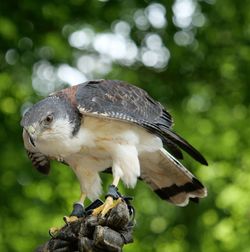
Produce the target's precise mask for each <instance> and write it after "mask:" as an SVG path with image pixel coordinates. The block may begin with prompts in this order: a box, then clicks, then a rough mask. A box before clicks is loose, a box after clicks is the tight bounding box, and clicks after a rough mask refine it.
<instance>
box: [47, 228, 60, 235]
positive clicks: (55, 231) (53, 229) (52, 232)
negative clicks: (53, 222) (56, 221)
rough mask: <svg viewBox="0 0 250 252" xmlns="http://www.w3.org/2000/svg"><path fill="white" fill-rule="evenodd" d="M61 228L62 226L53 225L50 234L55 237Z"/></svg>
mask: <svg viewBox="0 0 250 252" xmlns="http://www.w3.org/2000/svg"><path fill="white" fill-rule="evenodd" d="M60 230H61V228H57V227H51V228H50V229H49V234H50V236H51V237H53V238H54V237H55V236H56V235H57V233H58V232H59V231H60Z"/></svg>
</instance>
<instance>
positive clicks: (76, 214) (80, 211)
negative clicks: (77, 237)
mask: <svg viewBox="0 0 250 252" xmlns="http://www.w3.org/2000/svg"><path fill="white" fill-rule="evenodd" d="M84 215H85V211H84V207H83V204H82V203H81V202H76V203H74V204H73V211H72V212H71V214H70V216H64V217H63V220H64V222H65V223H66V224H69V223H70V222H74V221H77V220H78V218H82V217H84Z"/></svg>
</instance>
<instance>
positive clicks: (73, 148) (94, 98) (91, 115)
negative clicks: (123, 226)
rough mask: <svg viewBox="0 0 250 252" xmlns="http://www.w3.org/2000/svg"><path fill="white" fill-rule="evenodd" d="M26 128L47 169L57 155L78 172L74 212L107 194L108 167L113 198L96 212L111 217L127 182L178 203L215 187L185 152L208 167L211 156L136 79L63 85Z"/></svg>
mask: <svg viewBox="0 0 250 252" xmlns="http://www.w3.org/2000/svg"><path fill="white" fill-rule="evenodd" d="M21 126H22V127H23V140H24V147H25V149H26V151H27V154H28V157H29V159H30V160H31V162H32V164H33V166H34V167H35V168H36V169H37V170H38V171H39V172H41V173H44V174H48V173H49V171H50V161H51V160H57V161H59V162H61V163H65V164H67V165H69V166H70V167H71V168H72V170H73V172H74V173H75V175H76V177H77V178H78V180H79V183H80V198H79V200H78V201H77V202H76V203H74V206H75V208H74V210H73V211H72V213H71V215H70V216H72V217H76V218H79V217H80V216H82V214H83V212H84V202H85V200H86V198H88V199H90V200H91V201H94V200H96V199H98V198H99V197H100V195H101V194H102V185H101V178H100V173H101V172H105V171H109V172H110V173H111V174H112V176H113V180H112V184H111V185H110V186H109V188H108V191H107V194H106V200H105V202H104V203H103V204H102V205H100V206H98V207H97V208H95V209H94V211H93V213H94V214H96V215H99V214H100V215H102V216H105V215H106V214H107V212H108V211H109V210H110V209H111V208H112V207H114V206H115V205H116V204H115V203H116V202H119V200H122V196H121V194H120V193H119V190H118V185H119V182H120V181H122V182H123V184H124V185H125V186H127V187H129V188H134V187H135V185H136V183H137V180H138V179H141V180H142V181H144V182H146V183H147V184H148V185H149V186H150V187H151V189H152V190H153V191H154V192H155V193H156V194H157V195H158V196H159V197H160V198H161V199H163V200H165V201H167V202H169V203H171V204H174V205H177V206H186V205H187V204H188V203H189V201H194V202H198V201H199V199H200V198H204V197H206V196H207V189H206V188H205V187H204V186H203V184H202V183H201V182H200V181H199V180H198V179H197V178H196V177H195V176H194V175H193V174H192V173H191V172H190V171H189V170H188V169H187V168H185V166H184V165H183V164H182V163H181V162H180V161H179V160H181V159H183V153H182V151H184V152H186V153H187V154H189V155H190V156H191V157H192V158H194V159H195V160H196V161H198V162H199V163H201V164H203V165H208V163H207V161H206V159H205V158H204V156H203V155H202V154H201V153H200V152H199V151H198V150H197V149H195V148H194V147H193V146H192V145H191V144H189V143H188V142H187V141H186V140H184V138H182V137H181V136H179V135H178V134H177V133H176V132H174V131H173V129H172V128H173V119H172V116H171V115H170V113H169V112H168V111H167V110H166V109H165V108H164V106H163V105H162V104H161V103H160V102H158V101H156V100H155V99H153V98H152V97H151V96H150V95H149V94H148V93H147V92H146V91H145V90H143V89H141V88H139V87H137V86H135V85H132V84H129V83H126V82H124V81H119V80H92V81H86V82H84V83H82V84H78V85H74V86H71V87H68V88H65V89H62V90H59V91H57V92H55V93H52V94H51V95H49V96H48V97H46V98H44V99H42V100H40V101H39V102H38V103H36V104H34V105H33V106H31V108H29V109H28V111H27V112H26V113H24V115H23V117H22V120H21ZM62 183H63V182H62ZM79 206H80V208H79ZM79 209H80V210H79Z"/></svg>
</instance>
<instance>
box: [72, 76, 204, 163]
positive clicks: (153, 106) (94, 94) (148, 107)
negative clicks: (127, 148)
mask: <svg viewBox="0 0 250 252" xmlns="http://www.w3.org/2000/svg"><path fill="white" fill-rule="evenodd" d="M75 95H76V97H75V99H76V103H77V105H78V109H79V111H80V112H81V113H82V114H90V115H97V116H100V117H101V116H103V117H108V118H112V119H116V120H121V121H126V122H132V123H135V124H137V125H139V126H141V127H143V128H145V129H147V130H148V131H150V132H151V133H153V134H156V135H158V136H159V137H160V138H161V139H162V141H163V143H164V144H165V145H166V147H167V148H168V150H169V151H170V152H171V153H172V154H173V155H174V156H175V157H177V158H181V157H182V154H181V151H180V150H179V149H178V147H180V148H181V149H183V150H185V151H186V152H187V153H189V154H190V155H191V156H192V157H193V158H195V159H196V160H197V161H199V162H201V163H203V164H207V162H206V160H205V158H204V157H203V156H202V155H201V154H200V153H199V152H198V151H197V150H196V149H195V148H194V147H192V146H191V145H190V144H189V143H188V142H186V141H185V140H184V139H182V138H181V137H180V136H178V135H177V134H176V133H174V132H172V131H171V127H172V124H173V121H172V117H171V115H170V114H169V113H168V112H167V111H166V110H165V109H164V107H163V106H162V105H161V104H160V103H159V102H157V101H155V100H154V99H153V98H151V97H150V96H149V95H148V93H147V92H146V91H144V90H142V89H140V88H138V87H135V86H133V85H130V84H127V83H124V82H122V81H117V80H99V81H89V82H86V83H83V84H80V85H78V87H77V91H76V94H75Z"/></svg>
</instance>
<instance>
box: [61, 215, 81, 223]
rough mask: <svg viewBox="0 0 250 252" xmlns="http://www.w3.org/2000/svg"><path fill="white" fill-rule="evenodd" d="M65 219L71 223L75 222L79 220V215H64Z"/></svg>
mask: <svg viewBox="0 0 250 252" xmlns="http://www.w3.org/2000/svg"><path fill="white" fill-rule="evenodd" d="M63 220H64V222H65V223H66V224H69V223H71V222H74V221H77V220H78V217H76V216H64V217H63Z"/></svg>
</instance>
